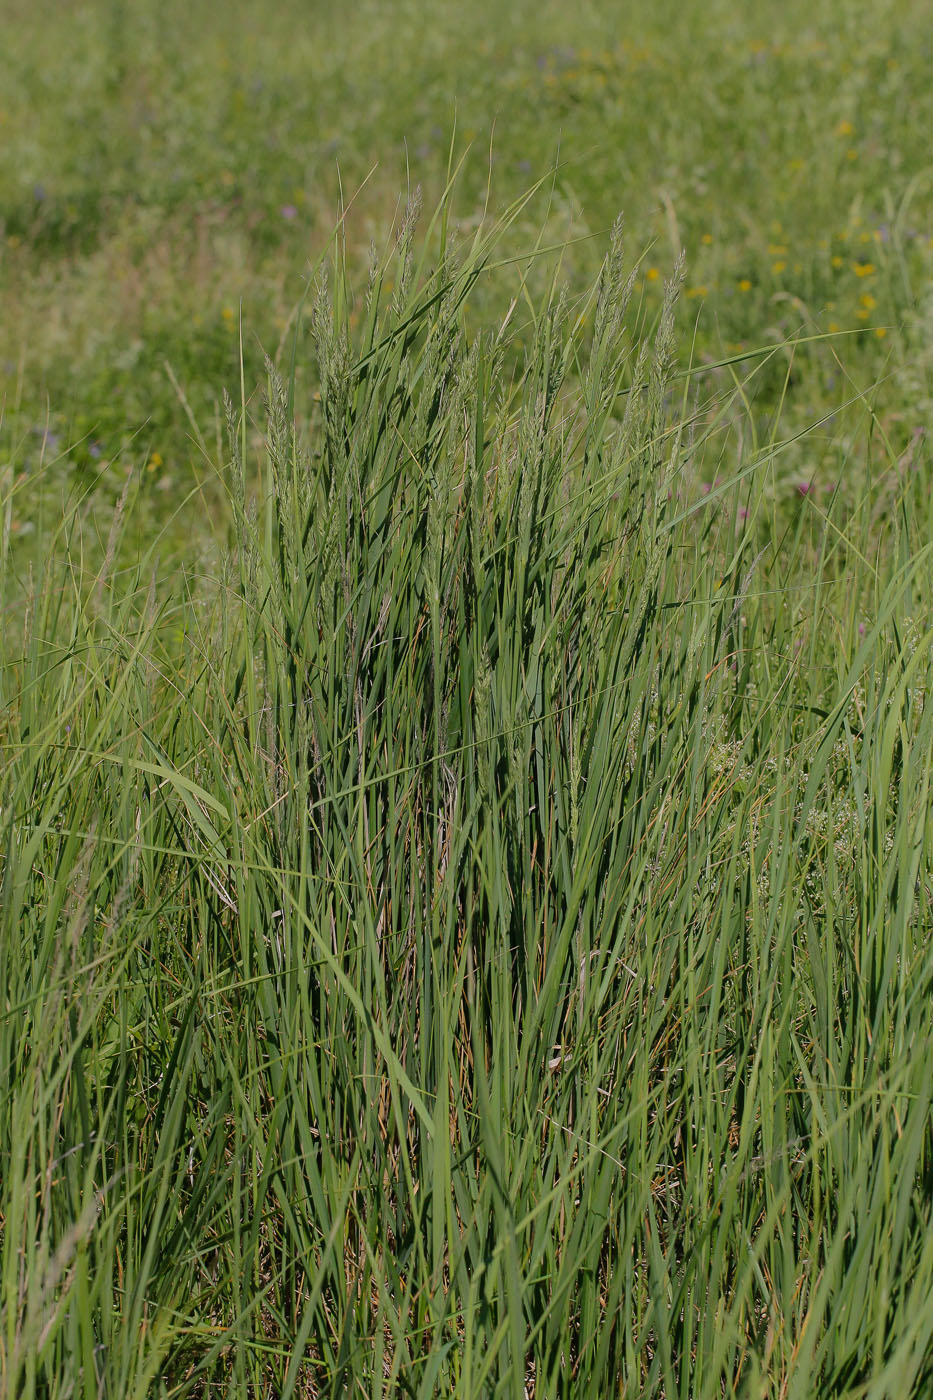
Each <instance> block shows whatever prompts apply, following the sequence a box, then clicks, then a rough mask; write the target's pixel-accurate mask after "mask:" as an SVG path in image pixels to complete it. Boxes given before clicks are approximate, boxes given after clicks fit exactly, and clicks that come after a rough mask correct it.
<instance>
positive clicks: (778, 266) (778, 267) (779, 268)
mask: <svg viewBox="0 0 933 1400" xmlns="http://www.w3.org/2000/svg"><path fill="white" fill-rule="evenodd" d="M786 266H787V263H786V262H785V261H784V259H783V258H778V260H777V262H776V263H774V264H773V266H772V268H771V271H772V272H773V273H774V275H775V276H777V275H778V274H779V273H781V272H783V271H784V269H785V267H786Z"/></svg>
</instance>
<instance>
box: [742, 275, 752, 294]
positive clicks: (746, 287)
mask: <svg viewBox="0 0 933 1400" xmlns="http://www.w3.org/2000/svg"><path fill="white" fill-rule="evenodd" d="M751 289H752V284H751V282H750V281H749V280H748V278H747V277H743V278H742V280H741V282H740V283H739V291H740V292H750V291H751Z"/></svg>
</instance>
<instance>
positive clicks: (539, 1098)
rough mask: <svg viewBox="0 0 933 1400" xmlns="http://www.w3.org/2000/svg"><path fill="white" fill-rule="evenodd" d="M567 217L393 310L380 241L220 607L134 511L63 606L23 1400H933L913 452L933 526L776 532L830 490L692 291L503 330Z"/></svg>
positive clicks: (337, 270)
mask: <svg viewBox="0 0 933 1400" xmlns="http://www.w3.org/2000/svg"><path fill="white" fill-rule="evenodd" d="M521 207H522V206H521V203H519V204H517V205H515V206H513V208H512V210H511V211H510V213H509V214H508V215H507V216H506V219H505V220H504V222H503V225H502V226H500V227H498V228H493V229H491V230H490V229H489V228H488V226H486V225H483V226H481V227H480V228H479V230H478V231H477V232H476V234H475V237H474V238H473V240H472V241H471V242H468V243H464V244H462V245H461V246H460V247H452V246H451V243H450V239H449V237H448V224H447V218H446V212H445V207H444V206H442V207H441V208H440V209H439V210H438V212H437V213H436V214H435V215H434V217H433V218H432V220H431V221H430V226H429V229H428V232H427V234H426V235H425V236H424V237H422V236H420V235H419V234H418V232H417V227H416V225H417V215H418V210H417V208H416V206H415V205H414V204H413V205H412V206H411V207H410V209H409V214H408V215H407V216H406V218H405V220H404V222H403V224H402V227H401V231H400V234H399V236H398V240H397V245H396V247H395V249H394V251H393V253H392V255H391V258H390V260H389V261H388V262H380V261H375V262H374V263H373V267H372V271H371V276H370V279H369V284H368V287H367V288H366V290H365V293H359V294H357V295H354V293H353V290H352V288H351V285H350V279H349V274H348V273H347V270H346V266H345V265H344V263H343V261H342V258H341V248H340V244H339V241H338V243H337V245H336V246H335V251H334V258H333V265H332V267H331V269H330V274H329V279H325V278H324V277H321V278H319V279H318V281H317V283H316V285H315V286H314V287H313V289H312V290H311V293H310V296H309V299H308V302H307V303H306V306H305V309H304V311H303V312H302V315H303V316H305V317H306V318H307V322H308V324H309V326H310V333H311V339H312V341H313V347H314V354H315V362H316V371H315V373H316V378H317V382H318V384H319V401H318V402H317V404H316V405H315V407H314V408H313V410H312V411H311V412H308V411H307V407H308V406H307V405H306V404H304V403H296V401H295V391H294V384H295V374H294V370H293V366H292V364H291V363H289V360H288V357H287V356H286V357H285V358H284V359H283V361H282V363H281V364H280V365H279V366H278V367H276V366H275V365H274V364H273V363H272V362H271V361H270V362H269V364H268V371H267V394H266V402H265V409H264V414H263V420H262V421H263V426H264V433H265V453H264V457H263V460H262V461H260V462H257V461H256V460H255V458H254V456H253V455H252V451H251V443H252V441H253V434H252V431H251V429H250V424H249V408H248V405H247V403H246V401H245V395H241V396H240V397H239V401H238V402H233V401H231V400H228V401H227V427H228V438H227V447H226V459H225V462H224V463H223V464H219V465H220V469H221V471H222V475H223V478H224V480H225V481H226V482H227V483H228V487H229V499H230V512H231V519H232V521H233V526H232V531H231V542H230V548H229V551H228V552H227V553H226V554H225V556H224V557H223V558H222V559H221V560H220V561H219V563H218V565H217V567H216V569H215V570H214V571H213V573H212V576H211V577H210V578H207V579H205V578H194V577H182V576H181V575H178V576H172V577H171V578H169V579H166V578H165V577H163V576H162V575H161V574H160V570H159V566H158V563H157V560H156V557H155V554H154V552H153V553H150V554H149V555H148V556H144V557H143V558H142V559H141V560H138V561H137V562H135V563H134V564H133V565H132V566H128V565H127V563H126V559H125V555H124V552H122V551H121V544H120V540H121V532H122V531H123V530H124V528H125V524H126V520H127V519H128V518H129V517H130V515H131V513H132V509H133V501H132V495H133V491H134V489H135V488H134V486H133V483H132V479H131V483H130V486H129V487H128V495H127V497H126V499H125V500H124V501H121V505H120V508H119V509H118V512H117V516H116V518H115V520H114V524H113V529H112V532H111V538H110V540H109V542H108V543H107V544H106V545H105V546H104V547H102V548H101V549H99V550H97V551H96V552H95V551H94V550H93V549H92V548H91V547H90V545H89V544H88V537H87V530H86V527H85V523H83V522H84V514H83V507H82V506H81V503H80V502H76V503H75V504H74V506H73V508H72V509H71V511H70V513H69V514H68V515H67V516H66V517H65V519H64V522H63V524H62V528H61V532H60V534H59V536H58V537H57V538H56V539H55V540H54V541H53V542H52V544H51V545H49V546H48V548H47V553H46V556H45V559H44V563H43V567H42V570H41V573H38V574H37V575H35V576H34V578H33V581H32V584H31V592H30V595H29V600H28V606H27V609H26V620H25V626H24V628H23V630H22V635H21V636H17V637H15V638H14V636H13V633H12V631H11V633H10V634H9V637H8V640H7V642H6V643H5V646H4V655H3V663H4V664H3V667H2V670H0V686H2V693H0V701H2V710H0V715H2V720H0V723H2V725H3V753H4V757H3V763H2V769H0V809H2V810H0V832H2V855H0V985H2V988H3V997H4V1006H3V1013H2V1019H0V1085H2V1086H3V1089H2V1100H0V1102H2V1109H0V1389H2V1391H3V1393H4V1394H5V1395H9V1396H14V1395H15V1396H17V1397H29V1400H33V1397H36V1398H37V1397H49V1400H53V1397H54V1400H65V1398H66V1397H72V1396H75V1397H79V1396H80V1397H86V1398H87V1400H90V1397H92V1396H93V1397H97V1396H120V1397H144V1396H149V1395H162V1396H182V1395H191V1396H199V1397H201V1396H203V1397H207V1396H214V1395H218V1396H219V1395H244V1396H245V1395H255V1396H270V1397H271V1396H276V1397H284V1398H285V1400H290V1397H292V1396H305V1397H311V1396H324V1395H344V1394H346V1395H357V1394H359V1395H362V1394H371V1395H386V1396H389V1395H396V1394H405V1395H411V1396H415V1395H417V1396H423V1397H429V1396H436V1395H458V1396H462V1397H476V1396H484V1395H490V1396H493V1395H496V1396H503V1397H509V1400H519V1397H524V1396H529V1397H531V1396H533V1397H535V1400H543V1397H559V1396H566V1397H570V1396H581V1395H610V1394H622V1395H626V1396H633V1397H634V1396H648V1395H653V1396H658V1397H665V1400H673V1397H674V1396H677V1395H683V1396H686V1395H690V1396H692V1397H712V1396H722V1395H733V1394H735V1395H745V1396H750V1397H751V1396H755V1397H765V1396H767V1397H775V1400H777V1397H779V1396H780V1397H801V1400H802V1397H809V1396H814V1395H822V1396H827V1397H828V1396H834V1397H835V1396H842V1395H847V1396H853V1397H854V1396H866V1397H867V1396H871V1397H875V1398H876V1400H881V1397H888V1396H891V1397H893V1396H898V1397H906V1396H911V1395H915V1396H922V1395H924V1394H927V1393H929V1390H930V1387H931V1386H933V1302H931V1299H933V1231H931V1228H930V1224H931V1222H930V1210H931V1206H930V1199H931V1171H933V1136H931V1126H933V1118H931V1092H933V1089H931V1083H933V1081H931V1079H930V1075H929V1065H930V1063H931V1057H933V1044H931V1041H933V1031H931V1025H930V1017H929V996H930V990H931V975H933V960H931V954H930V949H929V930H930V927H931V923H933V914H931V907H930V901H931V892H933V884H931V861H933V843H931V834H930V828H929V823H928V808H929V791H928V789H929V774H930V768H931V756H933V755H931V746H933V723H931V720H930V719H929V718H928V717H927V712H928V709H929V707H928V706H927V704H926V699H925V686H926V680H927V671H928V669H929V665H930V643H931V634H930V633H929V632H927V631H925V630H924V626H923V624H921V623H918V621H917V619H918V618H922V617H924V616H925V615H926V613H927V611H928V605H929V600H930V589H931V567H930V565H931V560H930V551H929V546H928V545H926V544H924V543H923V541H922V540H921V539H919V538H918V535H919V533H920V528H919V526H920V522H922V520H923V519H924V506H923V503H922V501H920V499H919V494H920V493H919V491H918V488H917V484H916V477H915V476H914V475H912V474H911V473H910V472H909V471H907V470H906V469H903V468H904V460H903V459H902V458H901V457H900V456H899V455H898V449H896V448H895V447H891V446H890V444H889V443H888V441H887V439H886V438H884V437H883V434H882V444H883V445H882V447H881V448H878V446H877V439H876V438H875V437H871V442H872V443H873V444H874V445H873V446H872V448H871V451H872V452H873V453H874V454H875V455H874V457H873V460H874V461H875V462H876V463H877V460H878V455H879V454H880V456H881V458H882V459H883V460H882V462H881V465H880V467H879V469H878V480H879V482H880V484H876V483H875V482H874V481H869V482H868V483H867V484H866V485H865V487H864V490H863V491H862V492H861V494H859V495H857V496H856V497H854V498H853V497H851V495H850V496H846V495H845V493H844V492H841V491H840V492H839V493H837V495H834V496H833V498H832V501H831V502H830V503H829V504H828V505H823V506H820V505H818V504H816V503H813V502H812V500H810V499H808V498H807V493H806V492H802V493H801V499H800V501H799V502H798V506H799V509H797V511H796V513H794V512H793V511H791V512H790V513H787V512H785V513H784V514H783V515H782V517H781V519H782V521H783V527H782V530H781V532H780V535H779V536H777V537H774V538H771V537H770V536H769V535H768V532H767V530H766V529H764V528H763V530H762V531H756V530H754V529H752V528H745V527H744V526H743V525H742V523H741V522H740V515H739V503H740V502H745V504H742V505H741V520H742V521H744V520H745V518H746V517H749V518H751V519H752V520H755V519H757V518H766V517H767V512H768V510H769V500H770V498H771V497H770V495H769V493H773V490H774V489H775V477H774V475H773V468H774V463H775V462H776V461H778V460H779V459H781V453H782V452H783V451H784V450H785V448H786V450H787V452H789V453H790V454H791V455H792V454H793V452H794V451H796V450H797V447H795V444H794V443H787V444H784V443H782V441H781V439H780V437H779V419H775V420H774V424H773V428H772V433H771V436H770V437H769V439H768V440H767V441H760V440H758V439H757V438H749V437H748V436H745V437H743V436H742V434H741V433H739V435H738V438H737V439H735V440H731V439H730V441H732V442H733V445H735V442H736V441H737V442H738V448H737V455H736V460H735V463H734V465H729V463H731V458H730V457H729V452H730V451H731V448H730V449H729V451H727V449H726V448H724V447H723V445H722V444H723V441H724V438H723V436H722V433H721V431H720V430H721V427H722V424H723V422H726V421H729V422H736V421H738V420H739V419H740V418H741V414H742V406H743V403H744V402H745V394H746V385H745V381H744V380H739V379H737V378H736V379H735V380H734V381H733V382H732V384H731V387H730V388H729V390H728V391H727V392H726V393H725V394H723V395H722V396H721V399H720V401H719V403H718V404H715V405H712V406H710V405H706V406H704V408H703V411H702V412H701V411H700V408H699V406H698V404H697V401H696V398H695V396H694V393H693V389H692V384H693V379H692V377H691V376H690V375H689V374H684V373H683V372H682V371H681V370H680V368H679V367H678V366H677V365H676V363H675V358H676V357H675V336H674V312H675V304H676V301H677V298H678V294H679V291H680V286H681V281H682V271H681V269H680V268H679V267H675V268H674V270H673V271H672V273H671V274H670V276H669V280H668V281H667V286H666V290H665V291H664V294H663V297H661V298H660V301H659V311H658V314H657V316H656V317H655V320H654V323H653V327H652V328H651V331H650V334H649V333H648V331H647V330H646V331H645V332H644V333H643V334H641V335H636V334H633V331H632V326H633V316H632V312H631V309H630V307H629V299H630V297H631V296H632V291H633V287H634V285H635V283H634V281H633V278H632V274H631V268H630V265H629V264H628V263H627V262H626V259H625V257H624V254H623V247H622V238H621V230H620V228H619V227H618V226H617V228H616V230H615V232H614V234H613V238H612V242H611V246H610V248H609V251H608V253H607V256H606V260H605V262H604V264H603V267H602V270H601V272H600V274H599V279H598V282H596V283H595V284H594V285H593V286H592V287H591V288H590V289H589V291H588V292H586V293H585V294H584V295H583V296H581V297H574V296H572V295H570V294H568V293H566V292H565V291H562V289H561V285H560V279H559V276H558V275H557V273H556V272H555V274H554V276H553V277H551V278H550V280H548V279H547V278H542V277H541V276H540V275H539V270H538V264H537V263H536V264H535V268H536V271H535V280H534V281H533V282H531V281H525V280H523V281H522V283H521V288H520V292H519V294H518V295H517V296H516V297H515V299H514V300H513V301H512V303H511V304H507V303H506V304H504V305H503V306H502V307H501V308H500V309H499V313H498V314H497V315H496V316H495V317H494V318H493V317H488V318H486V317H484V318H481V319H479V320H478V319H477V318H476V317H471V314H470V311H471V306H472V302H471V296H472V294H473V290H474V287H476V286H477V285H478V284H480V283H481V282H482V279H483V278H484V277H485V276H486V274H487V273H488V271H489V270H490V268H492V267H493V265H494V264H495V261H496V257H497V239H498V238H500V237H501V234H502V232H503V227H505V226H506V225H507V224H508V222H509V219H511V218H514V217H517V215H518V213H519V212H520V209H521ZM390 278H391V282H392V286H391V289H389V288H388V285H387V283H388V280H389V279H390ZM532 286H534V287H538V286H541V287H543V288H544V290H543V291H542V292H541V293H540V294H538V293H537V292H535V294H534V295H532V292H531V290H530V289H531V287H532ZM299 344H300V341H299V340H298V339H297V338H296V345H299ZM733 371H734V373H736V374H738V373H739V371H738V370H735V369H734V367H733ZM754 372H755V371H754V369H752V370H751V371H750V373H751V374H754ZM788 372H789V371H788ZM853 397H854V399H855V400H856V409H857V410H861V409H862V408H864V407H865V403H866V400H865V396H864V395H861V396H860V395H859V394H855V395H854V396H853ZM867 421H868V424H869V430H870V432H871V433H872V434H873V433H874V432H875V429H876V427H877V425H874V426H873V420H872V418H871V414H870V412H869V413H868V419H867ZM298 423H303V425H304V426H302V427H300V428H299V426H297V424H298ZM869 436H870V434H869V432H868V430H866V440H867V439H868V437H869ZM866 450H867V449H866ZM840 451H845V452H853V451H854V448H853V447H852V443H851V440H850V441H849V442H848V443H847V445H846V446H845V447H844V448H842V447H840ZM886 454H887V455H886ZM711 462H713V463H714V464H715V465H718V466H720V467H722V469H723V471H724V477H723V481H722V484H721V485H717V486H716V487H715V489H714V490H713V491H712V492H711V493H710V497H709V498H702V497H701V496H699V494H698V489H699V488H698V485H697V483H698V482H699V481H700V480H701V479H703V477H704V476H705V475H706V474H708V472H707V469H708V467H709V465H710V463H711ZM723 463H726V464H727V465H726V466H723ZM892 483H893V484H892ZM9 501H10V496H9V493H8V494H7V501H6V505H5V509H6V511H7V516H8V517H9V510H10V506H9ZM730 503H731V504H730ZM713 519H715V520H716V522H717V524H716V525H715V531H716V533H715V536H713V535H712V534H711V531H712V530H713V528H714V527H713V526H712V525H711V524H710V521H711V520H713ZM869 520H870V528H871V538H872V540H873V541H874V543H875V545H876V546H877V547H876V548H874V549H872V545H871V544H870V543H869V541H868V530H869V526H868V525H866V521H869ZM788 522H789V523H788ZM882 540H883V541H884V548H881V547H880V545H879V541H882ZM763 541H764V542H763ZM3 567H4V569H5V571H6V573H5V579H6V580H7V582H9V580H10V579H12V576H13V568H14V564H13V556H12V554H11V545H10V541H9V536H8V534H7V535H5V536H4V553H3ZM866 618H867V622H866V621H864V620H863V619H866ZM860 620H862V621H860Z"/></svg>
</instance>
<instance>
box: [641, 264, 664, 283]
mask: <svg viewBox="0 0 933 1400" xmlns="http://www.w3.org/2000/svg"><path fill="white" fill-rule="evenodd" d="M660 276H661V274H660V272H659V271H658V269H657V268H656V267H649V269H648V271H647V272H646V273H645V277H646V278H647V279H648V281H649V282H657V280H658V278H659V277H660Z"/></svg>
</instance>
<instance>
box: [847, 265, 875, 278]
mask: <svg viewBox="0 0 933 1400" xmlns="http://www.w3.org/2000/svg"><path fill="white" fill-rule="evenodd" d="M852 270H853V271H854V273H855V275H856V277H874V275H875V264H874V263H870V262H857V263H853V264H852Z"/></svg>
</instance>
